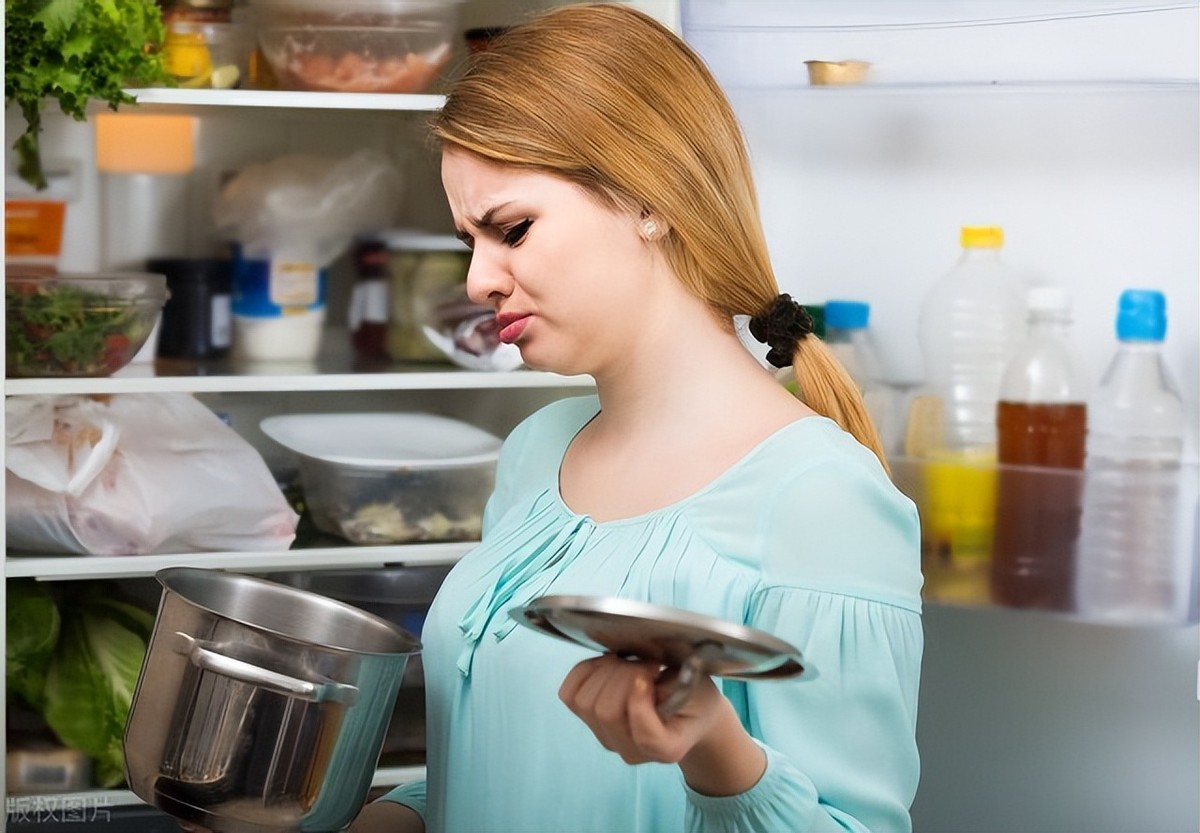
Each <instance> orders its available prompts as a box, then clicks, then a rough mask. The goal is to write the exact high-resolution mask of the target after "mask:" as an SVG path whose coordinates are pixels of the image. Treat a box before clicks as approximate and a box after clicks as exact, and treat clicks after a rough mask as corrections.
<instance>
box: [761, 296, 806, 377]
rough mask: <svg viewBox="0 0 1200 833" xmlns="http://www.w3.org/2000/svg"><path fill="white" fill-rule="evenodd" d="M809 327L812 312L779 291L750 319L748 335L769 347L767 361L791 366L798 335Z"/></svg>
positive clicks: (804, 333) (803, 333)
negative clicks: (764, 307) (763, 308)
mask: <svg viewBox="0 0 1200 833" xmlns="http://www.w3.org/2000/svg"><path fill="white" fill-rule="evenodd" d="M812 331H813V320H812V316H811V315H809V314H808V310H806V309H805V308H804V307H803V306H801V305H800V304H798V303H796V302H795V301H794V300H792V296H791V295H788V294H787V293H782V294H780V295H778V296H777V297H776V298H774V299H773V300H772V301H771V303H770V304H768V305H767V308H766V309H765V310H763V311H762V312H760V313H759V314H758V315H755V316H753V317H752V318H751V319H750V335H752V336H754V338H755V339H757V340H758V341H760V342H762V343H763V344H765V345H767V346H768V347H770V348H771V349H770V350H768V351H767V361H768V362H770V363H771V365H772V366H774V367H790V366H791V364H792V357H793V356H795V355H796V347H797V346H798V345H799V343H800V339H802V338H804V337H805V336H806V335H808V334H809V333H811V332H812Z"/></svg>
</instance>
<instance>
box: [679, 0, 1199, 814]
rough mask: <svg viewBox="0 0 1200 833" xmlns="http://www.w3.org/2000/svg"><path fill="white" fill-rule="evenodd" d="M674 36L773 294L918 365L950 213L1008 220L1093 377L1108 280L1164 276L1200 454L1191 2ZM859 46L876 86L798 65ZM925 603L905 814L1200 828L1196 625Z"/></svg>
mask: <svg viewBox="0 0 1200 833" xmlns="http://www.w3.org/2000/svg"><path fill="white" fill-rule="evenodd" d="M683 31H684V35H685V37H688V38H689V40H690V41H691V42H692V43H693V44H694V45H696V46H697V48H698V49H700V51H701V52H702V54H703V55H704V56H705V58H706V60H707V61H708V62H709V64H710V66H712V67H713V69H714V71H715V72H716V74H717V76H718V78H719V79H720V80H721V81H722V83H723V85H724V86H725V87H726V89H727V90H728V91H729V93H730V96H731V98H732V100H733V103H734V106H735V109H736V110H737V112H738V114H739V117H740V118H741V119H742V122H743V127H744V130H745V132H746V136H747V140H748V143H749V146H750V152H751V157H752V162H753V165H754V168H755V172H756V175H757V184H758V189H759V197H760V201H761V206H762V211H763V217H764V223H765V227H766V234H767V238H768V244H769V246H770V248H771V253H772V258H773V261H774V265H775V267H776V270H777V273H778V276H779V279H780V283H781V284H782V286H783V289H784V290H785V291H788V292H791V293H792V294H793V295H794V296H795V297H797V298H798V299H800V300H802V301H805V302H810V303H823V302H825V301H826V300H830V299H853V300H861V301H867V302H869V303H870V305H871V319H870V329H871V330H872V331H873V332H872V335H873V337H874V339H875V341H876V344H877V345H878V347H879V348H880V351H879V352H880V354H881V355H882V356H883V358H884V360H885V362H886V363H887V368H886V370H887V372H888V374H889V375H890V377H891V378H892V379H893V380H895V381H897V382H902V383H914V382H918V381H920V379H921V378H922V357H921V354H920V351H919V348H918V343H917V330H916V322H917V315H918V310H919V307H920V304H921V301H922V299H923V298H924V296H925V293H926V292H927V291H928V290H929V288H930V287H931V286H932V284H933V282H934V281H936V280H937V279H938V278H939V277H940V276H941V275H942V274H944V273H945V272H946V271H948V270H949V269H950V267H951V266H952V265H953V263H954V261H955V260H956V259H957V257H958V253H959V251H960V249H959V243H958V230H959V227H960V226H962V225H1000V226H1002V227H1003V228H1004V231H1005V245H1004V257H1005V259H1006V260H1007V261H1008V262H1009V263H1010V264H1011V265H1012V266H1013V267H1015V268H1017V269H1019V270H1021V271H1022V272H1023V273H1025V275H1026V276H1027V278H1028V279H1029V280H1030V281H1031V282H1034V283H1038V282H1044V283H1054V284H1058V285H1061V286H1063V287H1065V288H1066V289H1067V290H1068V291H1069V292H1070V294H1071V296H1072V299H1073V302H1074V312H1075V320H1074V325H1073V336H1074V338H1075V339H1076V343H1077V345H1078V346H1079V347H1080V348H1081V352H1082V354H1083V356H1084V358H1085V361H1086V364H1087V368H1088V371H1089V373H1090V380H1089V381H1090V382H1091V383H1092V384H1095V383H1096V382H1098V380H1099V378H1100V375H1101V373H1102V372H1103V370H1104V369H1105V367H1106V366H1107V363H1108V361H1109V360H1110V358H1111V356H1112V353H1113V350H1114V348H1115V345H1116V341H1115V334H1114V318H1115V310H1116V301H1117V297H1118V294H1119V293H1120V291H1121V290H1122V289H1124V288H1132V287H1140V288H1157V289H1161V290H1162V291H1163V292H1165V294H1166V296H1167V302H1168V321H1169V323H1168V335H1167V339H1166V357H1167V361H1168V363H1169V365H1170V369H1171V371H1172V372H1173V374H1174V378H1175V382H1176V384H1177V385H1178V387H1179V389H1180V392H1181V395H1182V398H1183V400H1184V403H1185V409H1186V413H1187V416H1188V419H1187V423H1188V429H1187V430H1188V434H1187V438H1186V443H1185V459H1186V460H1190V461H1192V462H1193V463H1194V462H1195V460H1196V455H1197V430H1198V428H1200V418H1198V406H1197V401H1198V398H1200V397H1198V391H1197V386H1198V385H1200V364H1198V354H1200V328H1198V323H1200V315H1198V314H1197V313H1198V310H1200V281H1198V280H1197V275H1198V274H1200V263H1198V256H1200V189H1198V187H1197V186H1198V183H1200V171H1198V162H1200V124H1198V110H1200V99H1198V97H1197V88H1196V85H1195V79H1196V67H1197V64H1198V58H1200V50H1198V48H1197V38H1198V31H1200V30H1198V28H1197V15H1196V5H1195V4H1148V3H1132V2H1125V3H1121V2H1101V0H1092V1H1091V2H1088V1H1087V0H1082V1H1081V2H1050V3H1031V2H1009V3H996V2H972V3H951V2H940V1H939V0H926V1H925V2H921V0H909V2H905V3H883V2H871V0H857V1H856V2H845V3H838V4H834V3H821V2H812V1H811V0H799V2H789V3H783V2H776V1H775V0H761V1H760V2H754V1H753V0H751V2H741V3H734V2H721V0H693V1H692V2H685V3H684V4H683ZM849 59H857V60H866V61H870V62H871V68H870V70H869V71H870V73H871V75H870V76H869V83H867V84H864V85H862V86H857V87H825V88H814V87H810V86H809V85H808V82H807V77H806V71H805V67H804V64H803V61H805V60H831V61H837V60H849ZM1192 472H1193V473H1194V472H1195V468H1193V469H1192ZM1186 523H1188V524H1190V525H1194V523H1195V518H1194V517H1189V518H1188V519H1187V520H1186ZM1192 529H1194V526H1192ZM1195 546H1196V544H1195V543H1194V542H1193V543H1192V544H1191V547H1192V549H1193V551H1194V548H1195ZM1192 595H1193V597H1194V596H1195V587H1194V584H1193V589H1192ZM925 623H926V639H927V649H926V658H925V663H924V668H923V674H922V691H921V705H920V715H919V718H918V735H919V741H920V745H921V750H922V780H921V786H920V788H919V791H918V795H917V800H916V804H915V806H914V809H913V818H914V826H915V829H917V830H920V831H925V833H938V831H946V833H950V832H951V831H962V830H974V831H1010V830H1011V831H1017V830H1021V831H1044V832H1045V833H1050V832H1051V831H1055V832H1061V831H1079V833H1084V831H1114V833H1115V832H1116V831H1131V830H1138V831H1181V830H1196V829H1197V828H1198V827H1200V813H1198V808H1197V800H1196V785H1197V783H1200V751H1198V750H1200V744H1198V740H1200V710H1198V709H1197V703H1196V699H1197V688H1196V669H1197V662H1198V661H1200V645H1198V636H1200V631H1198V630H1197V628H1196V627H1194V626H1192V627H1180V628H1161V629H1155V628H1117V627H1108V626H1097V625H1088V624H1081V623H1077V622H1071V621H1067V620H1065V619H1062V618H1056V617H1054V616H1051V615H1046V614H1038V613H1032V612H1018V611H1008V610H986V609H968V608H956V607H951V606H945V605H936V604H931V605H928V606H927V612H926V618H925Z"/></svg>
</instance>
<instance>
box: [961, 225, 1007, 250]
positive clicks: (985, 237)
mask: <svg viewBox="0 0 1200 833" xmlns="http://www.w3.org/2000/svg"><path fill="white" fill-rule="evenodd" d="M958 239H959V241H960V242H961V243H962V245H963V248H964V249H999V248H1000V247H1001V246H1003V245H1004V229H1002V228H1000V226H963V227H962V230H961V231H960V232H959V235H958Z"/></svg>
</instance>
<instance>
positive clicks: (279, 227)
mask: <svg viewBox="0 0 1200 833" xmlns="http://www.w3.org/2000/svg"><path fill="white" fill-rule="evenodd" d="M401 191H402V189H401V177H400V172H399V171H397V170H396V167H395V166H394V165H393V164H392V163H391V161H390V160H389V159H388V158H387V157H386V156H385V155H384V154H383V153H381V152H379V151H376V150H370V149H367V150H360V151H358V152H356V153H354V154H351V155H350V156H347V157H345V158H343V159H335V158H328V157H323V156H312V155H307V154H290V155H287V156H281V157H279V158H277V159H273V160H271V161H270V162H265V163H261V164H257V165H249V166H247V167H246V168H243V169H242V170H241V171H239V172H238V174H237V175H236V176H234V177H233V178H232V179H231V180H229V182H227V183H226V184H225V186H224V187H223V188H222V189H221V192H220V193H219V194H218V195H217V200H216V203H215V204H214V206H213V218H214V220H215V222H216V227H217V230H218V231H219V232H220V233H222V234H224V235H226V236H228V237H230V238H232V239H234V240H236V241H237V242H238V243H240V244H241V246H242V255H243V257H245V258H246V259H247V260H269V259H272V258H277V259H288V260H295V261H302V262H307V263H313V264H315V265H316V266H318V267H322V266H326V265H328V264H329V263H330V262H331V261H332V260H333V259H334V258H336V257H337V256H338V255H339V254H340V253H341V252H342V251H343V250H344V249H345V248H346V247H347V246H348V245H350V241H351V240H353V239H354V237H355V236H356V235H358V234H361V233H363V232H366V231H370V230H374V229H379V228H387V227H388V226H389V225H390V224H391V222H392V220H393V218H394V215H395V213H396V211H397V209H398V208H399V206H400V197H401Z"/></svg>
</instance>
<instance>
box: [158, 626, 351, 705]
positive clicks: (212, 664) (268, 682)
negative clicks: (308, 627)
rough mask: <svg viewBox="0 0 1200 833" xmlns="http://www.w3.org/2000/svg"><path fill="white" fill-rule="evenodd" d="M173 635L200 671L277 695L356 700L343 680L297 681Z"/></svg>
mask: <svg viewBox="0 0 1200 833" xmlns="http://www.w3.org/2000/svg"><path fill="white" fill-rule="evenodd" d="M175 636H177V637H179V638H180V640H182V641H183V643H184V645H182V646H180V647H179V648H178V649H177V650H179V653H181V654H185V655H186V656H187V657H188V659H190V660H191V662H192V665H194V666H196V667H197V668H199V669H201V670H204V671H212V672H213V673H214V674H220V675H221V676H222V677H229V678H231V679H234V680H237V681H238V682H242V683H249V684H251V685H256V686H260V687H261V688H265V689H267V690H269V691H274V692H275V693H277V694H283V695H285V696H287V697H296V698H299V699H301V700H308V701H310V702H313V703H327V702H332V703H341V704H343V705H345V706H353V705H354V703H355V702H356V701H357V700H358V689H357V688H356V687H354V686H352V685H347V684H346V683H334V682H325V683H312V682H309V681H307V680H298V679H296V678H295V677H289V676H287V675H286V674H280V673H279V672H278V671H270V670H268V669H266V668H260V667H258V666H257V665H254V664H253V663H250V662H246V661H245V660H240V659H234V658H233V657H227V656H225V655H224V654H221V653H218V652H216V651H214V650H211V649H210V648H206V647H204V646H203V645H202V644H201V643H200V641H199V640H197V639H193V638H192V637H190V636H188V635H187V634H186V633H179V632H176V634H175Z"/></svg>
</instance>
